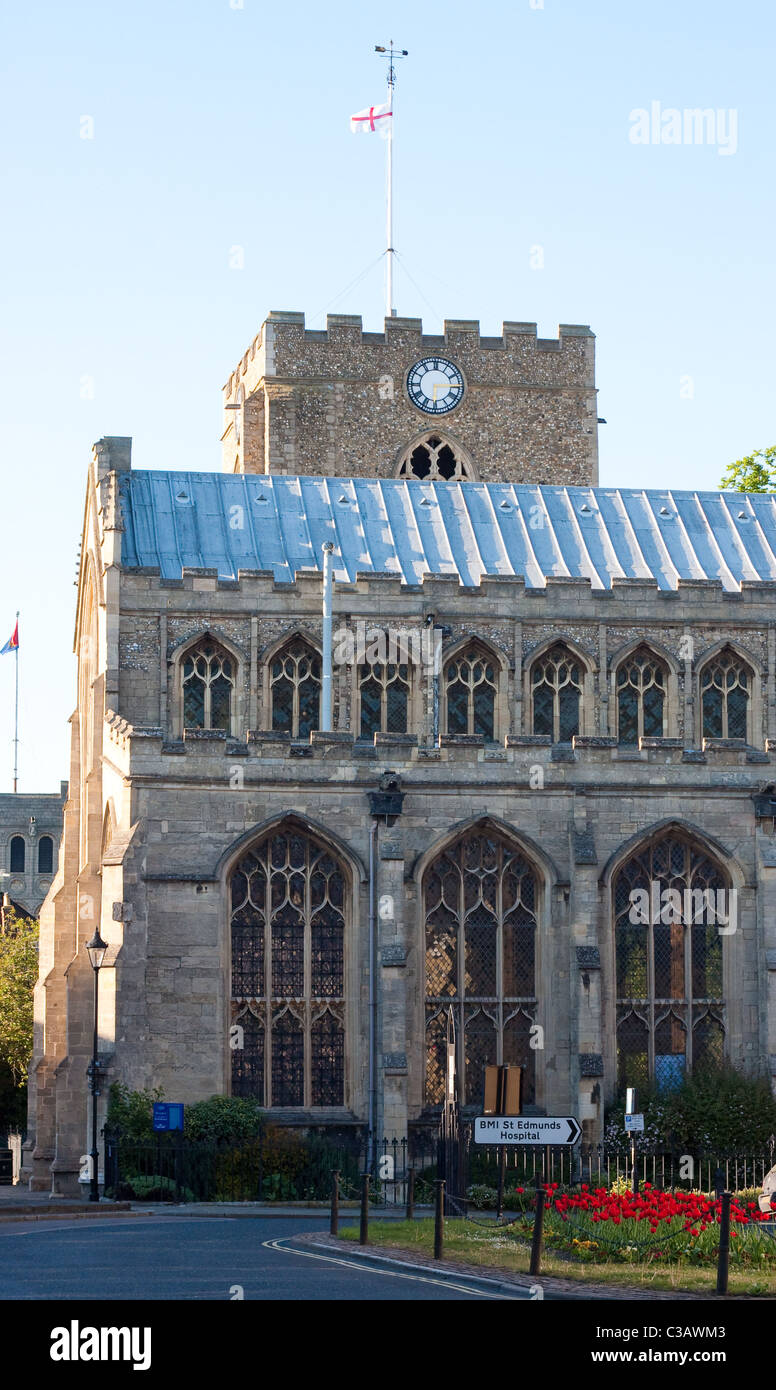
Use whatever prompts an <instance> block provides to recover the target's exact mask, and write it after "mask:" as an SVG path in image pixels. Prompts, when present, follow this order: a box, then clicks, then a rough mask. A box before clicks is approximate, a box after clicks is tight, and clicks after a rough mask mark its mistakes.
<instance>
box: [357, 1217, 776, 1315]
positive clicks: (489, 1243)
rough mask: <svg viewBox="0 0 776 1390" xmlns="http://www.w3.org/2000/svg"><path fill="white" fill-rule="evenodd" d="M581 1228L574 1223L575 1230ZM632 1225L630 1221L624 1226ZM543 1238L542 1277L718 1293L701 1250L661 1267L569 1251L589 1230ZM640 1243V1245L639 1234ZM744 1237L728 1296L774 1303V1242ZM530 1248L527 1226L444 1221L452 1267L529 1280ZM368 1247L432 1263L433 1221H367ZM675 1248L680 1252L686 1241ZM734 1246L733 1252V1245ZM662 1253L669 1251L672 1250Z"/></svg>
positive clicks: (601, 1252)
mask: <svg viewBox="0 0 776 1390" xmlns="http://www.w3.org/2000/svg"><path fill="white" fill-rule="evenodd" d="M582 1224H583V1223H581V1222H580V1223H579V1225H580V1226H581V1225H582ZM632 1224H634V1223H630V1222H628V1223H623V1225H632ZM558 1228H561V1229H560V1230H558ZM590 1230H591V1238H593V1239H594V1237H595V1234H596V1230H597V1228H596V1227H595V1226H591V1227H590ZM545 1232H546V1244H545V1249H544V1250H543V1252H542V1265H541V1272H542V1274H545V1275H554V1276H555V1277H556V1278H561V1279H569V1280H575V1281H578V1282H579V1283H580V1284H606V1285H622V1286H628V1287H631V1288H639V1289H655V1290H656V1291H661V1292H664V1291H666V1292H670V1291H671V1290H682V1291H684V1292H687V1293H695V1294H701V1295H704V1294H706V1295H713V1294H714V1293H715V1291H716V1281H717V1271H716V1261H715V1260H714V1259H713V1258H712V1257H711V1255H710V1253H707V1252H706V1251H705V1250H701V1251H699V1252H698V1253H699V1255H700V1259H701V1260H702V1261H703V1262H700V1263H699V1261H698V1257H697V1256H693V1255H691V1254H685V1253H677V1254H674V1255H673V1257H672V1258H670V1259H666V1260H665V1261H664V1262H663V1261H660V1262H658V1261H656V1260H655V1259H654V1258H653V1257H649V1258H648V1257H646V1256H643V1257H642V1258H641V1259H639V1260H635V1259H631V1258H629V1257H628V1256H627V1254H622V1255H621V1254H619V1253H617V1250H607V1249H604V1248H602V1247H600V1246H599V1248H598V1249H595V1248H590V1249H585V1248H582V1249H579V1248H578V1247H572V1246H571V1240H572V1239H574V1238H576V1239H578V1240H584V1239H586V1232H585V1231H584V1230H582V1232H579V1231H576V1232H574V1233H571V1232H569V1231H568V1230H566V1231H565V1232H564V1231H563V1229H562V1223H561V1222H560V1221H559V1219H558V1218H557V1217H554V1216H553V1217H551V1218H550V1220H549V1221H548V1222H547V1224H546V1227H545ZM671 1234H672V1232H671V1231H668V1235H671ZM712 1234H713V1233H712V1232H704V1235H703V1236H702V1237H699V1238H698V1239H697V1240H695V1241H693V1242H691V1243H690V1244H689V1246H684V1247H683V1248H684V1249H690V1248H691V1247H692V1245H696V1246H698V1245H699V1244H700V1241H702V1240H705V1239H706V1236H711V1235H712ZM341 1235H342V1237H343V1239H345V1240H351V1241H357V1240H358V1228H357V1227H356V1226H351V1227H344V1228H343V1229H342V1231H341ZM639 1239H640V1240H641V1241H642V1242H644V1234H643V1231H642V1232H641V1233H640V1235H639ZM744 1239H745V1249H741V1250H734V1251H731V1261H730V1276H729V1281H728V1289H729V1292H730V1293H731V1294H738V1295H739V1296H744V1295H746V1296H750V1297H758V1296H759V1297H770V1298H773V1297H774V1296H776V1242H774V1241H772V1240H770V1238H769V1237H768V1236H760V1237H757V1236H755V1235H754V1234H753V1233H748V1234H747V1235H746V1236H745V1237H744ZM529 1242H530V1225H528V1224H525V1225H523V1224H522V1223H521V1224H520V1225H518V1226H506V1227H505V1226H502V1227H496V1226H493V1227H489V1226H487V1225H480V1224H472V1223H471V1222H469V1221H459V1220H452V1219H448V1220H446V1222H445V1248H444V1258H445V1259H446V1260H450V1261H451V1262H454V1261H459V1262H461V1263H463V1264H470V1265H483V1266H486V1267H489V1268H490V1269H496V1270H505V1271H511V1272H513V1273H516V1274H528V1263H529V1255H530V1249H529ZM561 1242H563V1244H562V1245H561ZM369 1243H370V1245H375V1246H386V1247H389V1248H390V1247H395V1248H397V1249H402V1250H407V1251H410V1252H412V1253H415V1254H418V1255H422V1256H424V1257H426V1258H430V1257H433V1253H434V1222H433V1220H432V1219H431V1218H422V1219H421V1220H418V1221H370V1223H369ZM628 1244H629V1238H628V1234H627V1233H626V1232H624V1231H623V1232H622V1246H620V1247H618V1248H619V1249H621V1250H625V1249H626V1248H627V1246H628ZM675 1244H678V1245H680V1246H683V1242H676V1243H675ZM732 1244H733V1245H734V1246H735V1244H736V1242H735V1241H734V1242H732ZM564 1247H565V1248H564ZM656 1248H657V1249H661V1248H662V1247H661V1246H657V1247H656ZM667 1248H668V1249H669V1250H670V1249H671V1246H670V1245H669V1246H668V1247H667ZM771 1252H772V1253H771ZM763 1256H764V1258H762V1257H763Z"/></svg>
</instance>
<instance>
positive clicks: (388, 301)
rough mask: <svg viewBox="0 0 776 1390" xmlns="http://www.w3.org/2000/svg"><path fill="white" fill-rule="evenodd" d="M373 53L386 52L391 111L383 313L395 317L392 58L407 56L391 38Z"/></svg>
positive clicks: (389, 106) (389, 108)
mask: <svg viewBox="0 0 776 1390" xmlns="http://www.w3.org/2000/svg"><path fill="white" fill-rule="evenodd" d="M375 53H387V54H388V111H389V112H390V113H392V114H391V115H390V117H389V124H388V142H387V143H388V149H387V151H386V158H387V160H388V169H387V185H388V187H387V196H386V202H387V206H386V216H385V239H386V243H387V244H386V248H385V255H386V267H385V313H386V316H387V317H388V318H391V319H392V318H395V317H396V307H395V305H394V302H393V258H394V256H395V254H396V252H395V251H394V249H393V122H394V114H393V113H394V112H395V107H394V101H395V99H396V68H395V67H394V58H406V57H407V56H408V53H407V49H406V48H394V46H393V39H391V40H390V45H389V47H388V48H385V47H384V46H381V45H379V44H375Z"/></svg>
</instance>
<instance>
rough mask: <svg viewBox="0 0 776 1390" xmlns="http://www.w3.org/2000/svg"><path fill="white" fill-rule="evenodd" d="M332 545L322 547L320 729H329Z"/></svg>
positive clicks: (328, 543) (327, 730) (329, 542)
mask: <svg viewBox="0 0 776 1390" xmlns="http://www.w3.org/2000/svg"><path fill="white" fill-rule="evenodd" d="M333 550H334V546H333V544H332V542H331V541H326V543H325V545H324V547H323V641H322V644H321V645H322V656H321V720H320V724H321V729H322V730H323V731H324V732H326V733H328V732H330V731H331V686H332V659H331V617H332V559H331V557H332V552H333Z"/></svg>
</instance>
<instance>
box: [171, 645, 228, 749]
mask: <svg viewBox="0 0 776 1390" xmlns="http://www.w3.org/2000/svg"><path fill="white" fill-rule="evenodd" d="M181 678H182V688H183V727H184V729H224V730H226V732H227V733H229V732H230V731H231V727H232V700H233V698H234V678H235V663H234V660H233V658H232V657H231V656H229V655H227V653H226V652H225V651H224V649H223V647H221V646H219V644H218V643H217V642H215V641H214V640H213V639H212V638H211V637H205V638H203V639H202V640H201V641H200V642H198V643H197V645H196V646H195V647H192V648H191V649H190V650H189V651H188V652H187V653H186V655H185V657H184V660H183V665H182V672H181Z"/></svg>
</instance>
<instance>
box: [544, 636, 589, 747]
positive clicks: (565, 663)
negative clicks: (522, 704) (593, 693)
mask: <svg viewBox="0 0 776 1390" xmlns="http://www.w3.org/2000/svg"><path fill="white" fill-rule="evenodd" d="M581 694H582V665H581V662H580V661H579V660H578V659H577V658H576V657H575V656H573V655H572V653H571V652H570V651H569V649H568V647H564V646H563V644H562V643H558V644H557V645H556V646H554V647H552V648H551V649H550V651H548V652H544V653H543V655H542V656H540V657H537V659H536V661H535V662H534V665H533V668H532V670H531V697H532V700H533V732H534V733H535V734H544V735H547V734H549V736H550V738H551V739H552V741H553V743H570V742H571V740H572V738H573V737H574V735H575V734H578V733H579V702H580V697H581Z"/></svg>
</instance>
